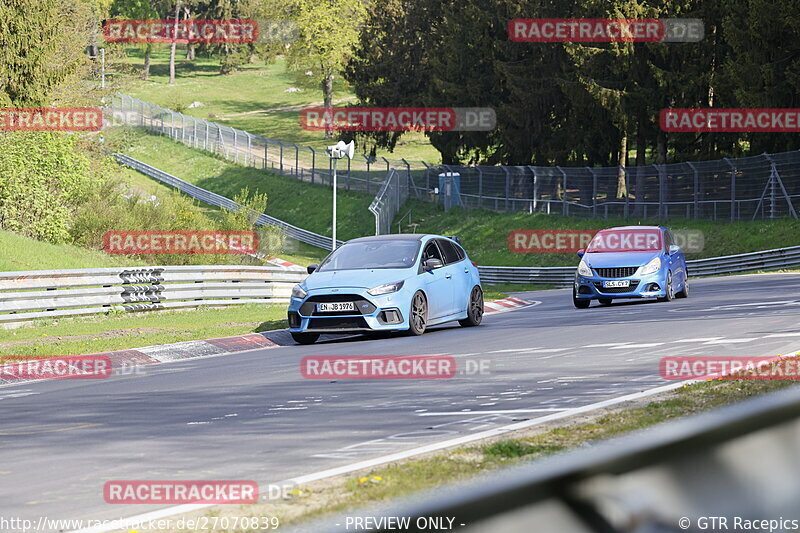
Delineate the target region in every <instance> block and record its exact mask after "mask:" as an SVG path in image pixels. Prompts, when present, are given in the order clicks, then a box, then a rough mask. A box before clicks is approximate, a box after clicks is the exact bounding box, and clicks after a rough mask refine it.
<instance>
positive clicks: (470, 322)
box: [458, 285, 483, 327]
mask: <svg viewBox="0 0 800 533" xmlns="http://www.w3.org/2000/svg"><path fill="white" fill-rule="evenodd" d="M482 320H483V291H482V290H481V288H480V287H478V286H477V285H476V286H475V287H473V288H472V292H471V293H470V295H469V306H468V307H467V318H465V319H463V320H459V321H458V323H459V324H461V325H462V326H464V327H470V326H478V325H480V323H481V321H482Z"/></svg>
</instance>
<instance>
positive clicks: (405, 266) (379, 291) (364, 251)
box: [289, 234, 483, 344]
mask: <svg viewBox="0 0 800 533" xmlns="http://www.w3.org/2000/svg"><path fill="white" fill-rule="evenodd" d="M308 272H309V274H310V275H309V276H308V277H307V278H306V279H305V280H304V281H303V282H302V283H300V284H299V285H296V286H295V287H294V289H293V290H292V299H291V302H290V304H289V332H290V333H291V334H292V338H294V340H295V341H296V342H298V343H300V344H311V343H313V342H316V340H317V339H318V338H319V336H320V334H321V333H348V332H367V331H407V332H408V333H409V334H411V335H422V334H423V333H424V332H425V329H426V328H427V327H429V326H433V325H436V324H442V323H444V322H449V321H452V320H458V321H459V323H460V324H461V325H462V326H477V325H479V324H480V323H481V320H482V319H483V290H482V288H481V281H480V277H479V275H478V269H477V267H476V266H475V264H474V263H472V262H471V261H470V260H469V257H467V253H466V252H465V251H464V249H463V248H462V247H461V245H460V244H459V243H458V242H457V241H456V240H455V238H450V237H443V236H441V235H420V234H399V235H380V236H375V237H363V238H360V239H353V240H351V241H348V242H346V243H345V244H343V245H342V246H341V247H339V248H338V249H337V250H335V251H333V252H331V253H330V255H328V257H326V258H325V260H323V261H322V263H320V264H319V265H310V266H309V267H308Z"/></svg>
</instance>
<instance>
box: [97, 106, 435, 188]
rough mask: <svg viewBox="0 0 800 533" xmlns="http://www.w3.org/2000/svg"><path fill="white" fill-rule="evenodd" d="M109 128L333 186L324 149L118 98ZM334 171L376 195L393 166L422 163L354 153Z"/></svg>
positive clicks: (343, 183)
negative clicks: (143, 132)
mask: <svg viewBox="0 0 800 533" xmlns="http://www.w3.org/2000/svg"><path fill="white" fill-rule="evenodd" d="M110 111H111V118H112V120H113V124H122V125H128V126H138V127H143V128H146V129H148V130H150V131H152V132H155V133H160V134H163V135H166V136H168V137H170V138H171V139H174V140H176V141H180V142H182V143H183V144H185V145H186V146H190V147H192V148H197V149H200V150H205V151H208V152H213V153H215V154H218V155H220V156H222V157H224V158H225V159H227V160H229V161H233V162H234V163H239V164H242V165H245V166H249V167H255V168H262V169H270V170H274V171H276V172H278V173H280V174H282V175H285V176H291V177H294V178H297V179H300V180H303V181H307V182H310V183H321V184H324V185H328V186H330V185H331V182H332V177H333V167H332V165H331V160H330V158H329V157H328V155H327V154H326V153H325V151H324V150H322V149H317V148H314V147H312V146H306V145H301V144H295V143H290V142H285V141H279V140H275V139H268V138H266V137H263V136H261V135H255V134H252V133H249V132H246V131H243V130H239V129H236V128H231V127H229V126H224V125H222V124H219V123H216V122H211V121H208V120H203V119H199V118H195V117H192V116H189V115H186V114H184V113H178V112H175V111H172V110H170V109H166V108H163V107H160V106H157V105H155V104H151V103H148V102H145V101H143V100H139V99H138V98H132V97H130V96H127V95H122V94H120V95H116V96H115V97H114V98H113V99H112V102H111V106H110ZM342 163H343V164H342V165H340V168H338V182H339V184H338V185H339V188H340V189H346V190H356V191H362V192H365V193H368V194H375V193H377V192H378V190H379V189H380V188H381V186H382V184H383V181H384V180H385V179H386V174H387V172H388V171H389V170H390V169H391V168H396V169H398V171H405V172H406V173H407V174H410V173H411V172H412V171H416V172H420V171H423V170H424V169H426V168H427V167H426V165H425V164H424V163H423V162H421V161H407V160H405V159H401V160H389V159H386V158H384V157H377V158H375V157H369V156H366V155H363V154H359V155H356V156H355V157H354V158H353V159H352V160H346V165H347V166H346V167H345V168H341V167H343V166H344V163H345V161H342Z"/></svg>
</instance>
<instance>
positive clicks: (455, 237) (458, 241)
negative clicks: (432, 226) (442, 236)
mask: <svg viewBox="0 0 800 533" xmlns="http://www.w3.org/2000/svg"><path fill="white" fill-rule="evenodd" d="M447 238H448V239H453V240H454V241H456V242H457V243H458V244H461V239H459V238H458V236H457V235H448V236H447Z"/></svg>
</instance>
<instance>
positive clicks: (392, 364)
mask: <svg viewBox="0 0 800 533" xmlns="http://www.w3.org/2000/svg"><path fill="white" fill-rule="evenodd" d="M491 372H492V361H491V360H489V359H464V360H463V361H462V364H461V365H457V363H456V359H455V358H454V357H453V356H450V355H352V356H336V355H332V356H328V355H312V356H307V357H303V358H302V359H301V360H300V373H301V375H302V376H303V377H304V378H306V379H451V378H453V377H456V376H472V375H488V374H490V373H491Z"/></svg>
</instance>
